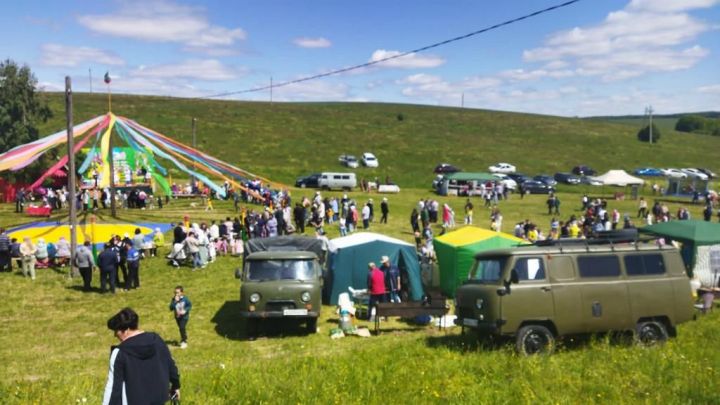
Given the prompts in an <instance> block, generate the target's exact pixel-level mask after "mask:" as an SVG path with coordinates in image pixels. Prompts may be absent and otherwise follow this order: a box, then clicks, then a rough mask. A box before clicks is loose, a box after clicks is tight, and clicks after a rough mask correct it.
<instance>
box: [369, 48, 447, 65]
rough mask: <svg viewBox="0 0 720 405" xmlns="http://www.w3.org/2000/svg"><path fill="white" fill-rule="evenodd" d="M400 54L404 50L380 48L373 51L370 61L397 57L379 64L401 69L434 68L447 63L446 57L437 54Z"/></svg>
mask: <svg viewBox="0 0 720 405" xmlns="http://www.w3.org/2000/svg"><path fill="white" fill-rule="evenodd" d="M400 54H402V52H399V51H387V50H385V49H378V50H376V51H375V52H373V54H372V56H371V57H370V60H369V62H376V61H379V60H382V59H385V58H392V57H395V59H391V60H388V61H385V62H381V63H380V64H378V65H377V66H380V67H389V68H400V69H416V68H434V67H438V66H440V65H442V64H444V63H445V59H443V58H441V57H439V56H435V55H420V54H416V53H411V54H408V55H405V56H402V57H397V56H398V55H400Z"/></svg>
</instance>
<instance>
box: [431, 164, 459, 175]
mask: <svg viewBox="0 0 720 405" xmlns="http://www.w3.org/2000/svg"><path fill="white" fill-rule="evenodd" d="M460 171H462V169H460V168H459V167H457V166H453V165H451V164H449V163H440V164H439V165H437V166H435V170H433V173H435V174H445V173H456V172H460Z"/></svg>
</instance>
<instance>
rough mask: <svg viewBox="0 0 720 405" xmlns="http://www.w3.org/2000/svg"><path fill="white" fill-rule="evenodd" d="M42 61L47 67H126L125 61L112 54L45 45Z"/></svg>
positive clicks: (95, 49)
mask: <svg viewBox="0 0 720 405" xmlns="http://www.w3.org/2000/svg"><path fill="white" fill-rule="evenodd" d="M41 50H42V56H41V60H42V63H43V64H44V65H47V66H65V67H71V66H78V65H80V64H101V65H109V66H120V65H124V64H125V61H124V60H123V59H122V58H121V57H119V56H117V55H115V54H114V53H112V52H109V51H104V50H102V49H97V48H90V47H86V46H66V45H60V44H45V45H43V46H42V48H41Z"/></svg>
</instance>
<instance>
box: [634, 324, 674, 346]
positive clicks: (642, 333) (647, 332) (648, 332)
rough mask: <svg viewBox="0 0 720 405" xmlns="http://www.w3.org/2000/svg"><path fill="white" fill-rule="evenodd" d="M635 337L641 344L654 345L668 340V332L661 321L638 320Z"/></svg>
mask: <svg viewBox="0 0 720 405" xmlns="http://www.w3.org/2000/svg"><path fill="white" fill-rule="evenodd" d="M635 333H636V339H637V341H638V343H640V344H641V345H643V346H654V345H656V344H660V343H663V342H665V341H666V340H668V332H667V329H666V328H665V325H663V324H662V323H661V322H657V321H647V322H638V324H637V330H636V331H635Z"/></svg>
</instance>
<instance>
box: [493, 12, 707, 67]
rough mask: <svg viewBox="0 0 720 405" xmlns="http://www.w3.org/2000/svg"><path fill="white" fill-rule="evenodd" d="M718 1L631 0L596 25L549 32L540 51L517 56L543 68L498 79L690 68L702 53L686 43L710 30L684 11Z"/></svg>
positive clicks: (527, 51) (539, 48) (702, 55)
mask: <svg viewBox="0 0 720 405" xmlns="http://www.w3.org/2000/svg"><path fill="white" fill-rule="evenodd" d="M718 2H720V0H685V1H671V0H633V1H632V2H631V3H630V4H629V5H628V6H627V7H625V8H624V9H623V10H619V11H615V12H612V13H609V14H608V16H607V17H606V18H605V20H604V21H602V22H601V23H599V24H596V25H593V26H588V27H575V28H573V29H570V30H567V31H561V32H557V33H554V34H552V35H550V36H549V37H548V38H547V39H546V40H545V41H544V44H543V45H542V46H540V47H537V48H534V49H530V50H526V51H524V52H523V58H524V59H525V61H527V62H544V66H543V68H541V69H537V70H530V71H524V70H522V69H519V70H515V71H508V72H503V73H501V75H504V76H505V77H508V78H512V79H513V80H533V79H540V78H543V77H556V78H559V77H569V76H573V75H577V76H600V77H601V78H602V79H603V80H604V81H612V80H624V79H628V78H633V77H639V76H643V75H645V74H648V73H652V72H667V71H677V70H684V69H689V68H692V67H693V66H695V65H696V64H697V63H698V62H699V61H700V60H702V59H703V58H705V57H706V56H707V55H708V51H707V50H706V49H704V48H701V47H700V46H698V45H694V44H692V43H691V41H694V40H695V39H696V38H697V37H698V36H699V35H700V34H702V33H704V32H707V31H709V30H711V29H712V27H711V26H709V25H708V24H706V23H705V22H703V21H700V20H698V19H696V18H694V17H692V16H690V15H689V14H687V13H685V12H684V11H686V10H691V9H696V8H704V7H710V6H713V5H715V4H717V3H718Z"/></svg>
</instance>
